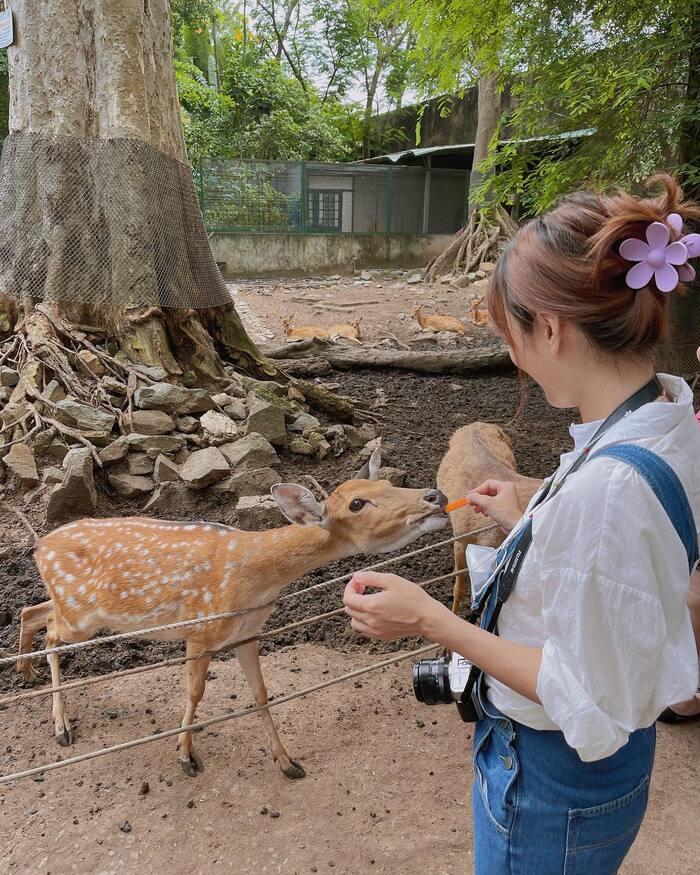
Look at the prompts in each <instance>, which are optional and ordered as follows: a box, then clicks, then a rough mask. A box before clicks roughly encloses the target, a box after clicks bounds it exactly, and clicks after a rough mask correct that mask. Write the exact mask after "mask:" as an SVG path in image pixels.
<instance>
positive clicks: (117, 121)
mask: <svg viewBox="0 0 700 875" xmlns="http://www.w3.org/2000/svg"><path fill="white" fill-rule="evenodd" d="M12 9H13V13H14V18H15V28H16V40H15V43H14V45H13V46H12V47H11V48H10V49H9V50H8V65H9V76H10V119H9V129H10V136H9V137H8V140H7V141H6V143H5V147H4V150H3V159H2V166H1V167H0V241H2V243H1V245H0V336H1V335H2V330H3V329H2V325H3V318H9V317H10V313H9V309H10V308H9V306H3V300H7V299H8V298H9V299H12V300H14V301H15V302H18V303H19V304H20V306H21V307H22V308H23V309H24V312H25V315H26V316H27V318H28V319H31V315H30V314H31V311H32V309H33V306H34V305H35V304H36V303H37V302H39V301H50V302H52V304H53V305H55V306H56V307H57V308H58V311H59V312H60V313H61V314H62V315H63V316H64V317H65V318H67V319H68V320H70V321H73V322H78V323H83V324H89V325H94V326H98V327H101V328H103V329H105V331H106V332H107V333H108V334H111V335H114V336H115V337H116V338H117V340H118V342H119V345H120V346H121V349H122V351H123V352H124V353H125V355H126V356H127V357H128V358H129V359H130V360H131V361H133V362H141V363H144V364H148V365H159V366H161V367H163V368H165V370H166V371H167V372H168V373H169V374H170V375H172V376H173V377H180V376H182V375H183V374H185V373H186V372H188V376H189V377H190V379H192V378H194V379H197V380H198V381H199V382H208V381H212V380H215V379H217V378H220V377H224V376H225V373H224V369H223V362H222V357H221V356H222V354H223V355H224V356H225V357H226V358H228V359H229V360H231V361H233V362H235V364H236V365H237V366H238V367H240V368H241V369H242V370H245V371H248V372H249V373H252V374H254V375H255V376H259V377H272V376H276V375H277V369H276V368H275V366H274V365H272V364H271V363H270V362H267V361H266V360H265V358H264V356H262V355H261V353H260V352H259V351H258V350H257V349H256V347H255V345H254V344H253V343H252V341H251V340H250V339H249V338H248V336H247V334H246V332H245V329H244V328H243V325H242V324H241V322H240V319H239V318H238V315H237V314H236V311H235V309H234V307H233V304H232V303H231V302H230V297H229V296H228V293H227V291H226V286H225V284H224V282H223V280H222V279H221V276H220V274H219V272H218V269H217V268H216V264H215V262H214V259H213V256H212V254H211V250H210V249H209V245H208V241H207V238H206V232H205V229H204V224H203V220H202V216H201V211H200V210H199V204H198V199H197V194H196V191H195V188H194V183H193V180H192V173H191V169H190V167H189V165H188V163H187V154H186V150H185V141H184V137H183V134H182V129H181V125H180V112H179V104H178V98H177V89H176V84H175V76H174V69H173V54H172V38H171V29H170V7H169V2H168V0H145V2H144V0H81V2H78V3H75V2H71V0H52V2H45V3H44V4H42V12H41V15H39V14H38V13H37V10H36V8H35V4H33V3H30V2H29V0H14V2H13V4H12ZM47 59H50V63H47ZM3 295H4V296H5V297H3ZM3 314H5V315H3Z"/></svg>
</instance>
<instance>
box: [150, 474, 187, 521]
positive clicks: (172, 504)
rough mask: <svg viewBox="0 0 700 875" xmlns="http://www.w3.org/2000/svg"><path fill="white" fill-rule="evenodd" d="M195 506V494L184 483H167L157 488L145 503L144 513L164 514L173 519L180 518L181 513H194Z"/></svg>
mask: <svg viewBox="0 0 700 875" xmlns="http://www.w3.org/2000/svg"><path fill="white" fill-rule="evenodd" d="M196 506H197V496H196V493H195V492H193V491H192V490H191V489H189V488H188V487H187V486H186V485H185V484H184V483H174V482H168V483H163V484H161V485H160V486H158V487H157V488H156V489H155V491H154V492H153V495H152V496H151V497H150V498H149V500H148V501H147V502H146V505H145V507H144V510H145V511H149V512H158V513H165V514H166V515H167V516H170V517H172V518H174V519H179V518H181V517H182V514H183V512H186V511H194V510H196Z"/></svg>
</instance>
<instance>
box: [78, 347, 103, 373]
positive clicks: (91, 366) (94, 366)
mask: <svg viewBox="0 0 700 875" xmlns="http://www.w3.org/2000/svg"><path fill="white" fill-rule="evenodd" d="M78 358H79V359H80V360H81V361H82V362H83V364H85V365H86V366H87V368H88V370H89V371H91V372H92V373H93V374H95V376H96V377H101V376H102V375H103V374H104V372H105V369H104V367H103V365H102V362H101V361H100V360H99V358H98V357H97V356H96V355H95V353H94V352H90V350H89V349H81V350H80V352H79V353H78Z"/></svg>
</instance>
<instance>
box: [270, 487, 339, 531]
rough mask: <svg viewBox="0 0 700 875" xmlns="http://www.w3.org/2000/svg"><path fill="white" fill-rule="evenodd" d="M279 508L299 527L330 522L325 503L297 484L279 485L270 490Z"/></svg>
mask: <svg viewBox="0 0 700 875" xmlns="http://www.w3.org/2000/svg"><path fill="white" fill-rule="evenodd" d="M270 491H271V492H272V497H273V498H274V499H275V501H276V502H277V507H279V509H280V510H281V511H282V513H283V514H284V515H285V516H286V517H287V519H288V520H289V522H290V523H296V525H298V526H319V525H324V524H325V523H326V521H327V520H328V508H327V507H326V503H325V502H324V501H317V500H316V498H315V497H314V494H313V492H311V490H309V489H307V488H306V487H305V486H299V485H298V484H297V483H277V484H275V486H273V487H272V489H271V490H270Z"/></svg>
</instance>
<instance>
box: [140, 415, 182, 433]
mask: <svg viewBox="0 0 700 875" xmlns="http://www.w3.org/2000/svg"><path fill="white" fill-rule="evenodd" d="M174 428H175V419H174V417H172V416H170V414H169V413H165V412H164V411H163V410H134V412H133V413H132V414H131V430H132V431H134V432H136V434H168V432H170V431H173V430H174Z"/></svg>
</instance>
